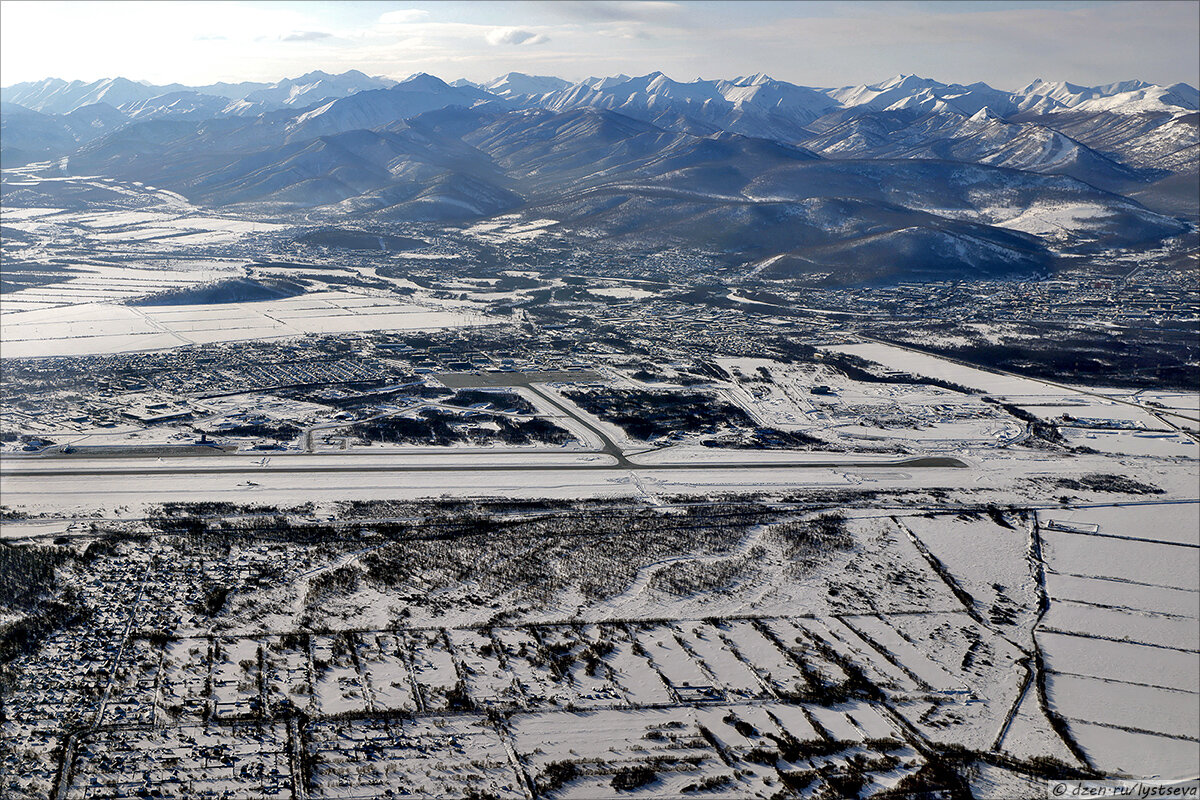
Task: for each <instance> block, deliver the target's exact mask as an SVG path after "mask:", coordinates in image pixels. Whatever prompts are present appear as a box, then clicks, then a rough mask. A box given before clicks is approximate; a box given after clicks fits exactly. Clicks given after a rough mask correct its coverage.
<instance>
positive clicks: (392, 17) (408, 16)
mask: <svg viewBox="0 0 1200 800" xmlns="http://www.w3.org/2000/svg"><path fill="white" fill-rule="evenodd" d="M428 16H429V12H428V11H423V10H421V9H419V8H405V9H401V10H399V11H388V12H386V13H384V14H380V15H379V21H380V23H382V24H384V25H406V24H408V23H410V22H420V21H422V20H424V19H426V18H427V17H428Z"/></svg>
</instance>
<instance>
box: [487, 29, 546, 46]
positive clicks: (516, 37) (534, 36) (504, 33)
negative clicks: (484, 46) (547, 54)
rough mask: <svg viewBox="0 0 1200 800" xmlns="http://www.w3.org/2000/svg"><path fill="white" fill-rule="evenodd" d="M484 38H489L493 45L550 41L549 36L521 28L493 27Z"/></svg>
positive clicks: (489, 42)
mask: <svg viewBox="0 0 1200 800" xmlns="http://www.w3.org/2000/svg"><path fill="white" fill-rule="evenodd" d="M484 38H485V39H487V41H488V44H492V45H501V44H513V45H528V44H541V43H542V42H548V41H550V37H548V36H543V35H542V34H540V33H534V32H533V31H527V30H523V29H521V28H492V29H491V30H490V31H488V32H487V33H486V34H485V35H484Z"/></svg>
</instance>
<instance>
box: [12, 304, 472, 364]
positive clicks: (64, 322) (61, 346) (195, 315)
mask: <svg viewBox="0 0 1200 800" xmlns="http://www.w3.org/2000/svg"><path fill="white" fill-rule="evenodd" d="M488 321H489V320H488V318H485V317H483V315H481V314H472V313H468V312H464V311H457V310H450V309H448V308H434V307H428V306H422V305H416V304H413V303H410V302H405V301H400V300H396V299H392V298H384V297H374V296H366V295H357V294H354V293H351V292H342V291H331V292H320V293H316V294H310V295H304V296H302V297H295V298H287V299H283V300H265V301H261V302H254V303H234V304H217V305H194V306H186V305H185V306H147V307H140V308H135V307H131V306H116V305H111V304H107V303H96V304H86V305H79V306H74V307H71V308H69V309H65V310H64V309H53V310H50V309H46V310H44V311H19V312H13V313H6V314H4V315H3V316H2V317H0V331H2V339H0V341H2V342H3V345H4V354H5V357H9V358H14V357H15V358H20V357H41V356H51V355H86V354H93V353H114V352H137V351H148V350H163V349H170V348H173V347H180V346H185V345H188V344H193V343H196V344H203V343H212V342H231V341H245V340H250V339H266V338H285V337H291V336H300V335H304V334H309V333H333V332H353V331H372V330H436V329H439V328H448V327H460V326H463V325H474V324H483V323H486V322H488Z"/></svg>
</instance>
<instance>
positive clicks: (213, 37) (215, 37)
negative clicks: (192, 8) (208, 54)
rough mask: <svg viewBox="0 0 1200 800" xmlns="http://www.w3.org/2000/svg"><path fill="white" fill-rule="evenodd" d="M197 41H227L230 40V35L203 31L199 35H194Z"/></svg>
mask: <svg viewBox="0 0 1200 800" xmlns="http://www.w3.org/2000/svg"><path fill="white" fill-rule="evenodd" d="M193 38H194V40H195V41H197V42H226V41H229V37H228V36H222V35H221V34H219V33H202V34H200V35H199V36H196V37H193Z"/></svg>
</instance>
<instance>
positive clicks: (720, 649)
mask: <svg viewBox="0 0 1200 800" xmlns="http://www.w3.org/2000/svg"><path fill="white" fill-rule="evenodd" d="M673 627H674V628H675V632H676V636H678V637H679V641H680V642H682V643H683V645H684V647H686V648H687V649H688V650H689V651H690V652H691V653H692V654H693V656H694V657H695V658H696V659H697V660H698V662H699V663H701V664H703V666H704V669H705V670H706V671H707V672H708V673H709V674H711V675H713V676H714V677H715V678H716V680H717V685H718V686H720V687H721V688H722V689H723V691H724V692H725V696H726V697H729V698H734V697H739V698H745V699H749V698H756V697H764V696H766V695H767V691H766V689H765V688H764V684H763V682H762V680H761V679H760V678H759V677H758V675H757V674H756V673H755V672H754V670H753V669H751V668H750V666H749V665H748V664H746V662H745V661H743V660H742V659H740V658H738V657H737V656H735V655H734V654H733V653H732V652H730V650H729V648H728V647H727V646H726V645H725V642H724V641H722V639H721V637H720V632H719V631H718V630H717V629H716V628H714V627H713V626H712V625H711V624H709V623H707V622H702V623H697V622H683V621H681V622H678V623H676V624H675V625H674V626H673Z"/></svg>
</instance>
